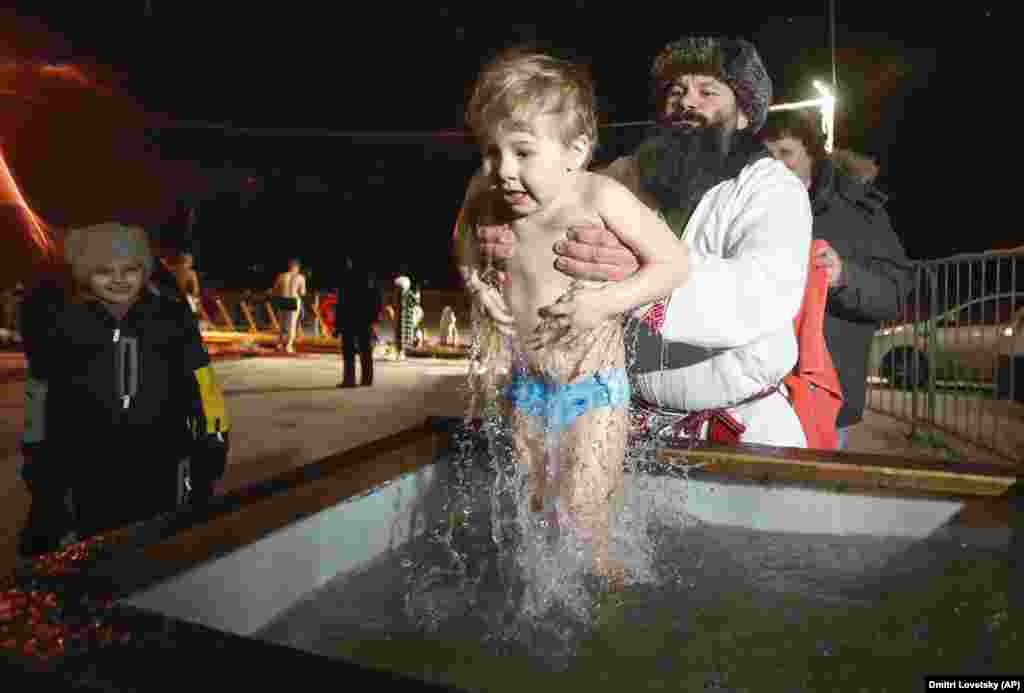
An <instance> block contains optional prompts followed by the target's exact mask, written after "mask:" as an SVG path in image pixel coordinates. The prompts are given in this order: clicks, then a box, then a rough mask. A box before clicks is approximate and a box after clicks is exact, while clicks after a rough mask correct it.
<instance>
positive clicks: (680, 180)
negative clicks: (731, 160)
mask: <svg viewBox="0 0 1024 693" xmlns="http://www.w3.org/2000/svg"><path fill="white" fill-rule="evenodd" d="M693 117H699V115H697V116H693ZM679 122H682V121H680V119H678V118H676V119H673V120H671V121H664V122H662V123H659V124H657V125H655V126H654V127H652V128H651V129H650V130H649V131H648V133H647V135H646V136H645V137H644V140H643V141H642V142H641V143H640V146H639V147H638V148H637V154H636V156H637V163H638V165H639V169H640V187H641V189H642V190H643V191H644V192H646V193H647V194H649V195H651V196H652V197H653V198H654V200H655V202H657V204H658V207H659V208H660V209H662V210H665V211H667V210H682V211H684V212H687V213H688V212H689V211H691V210H692V209H693V207H694V206H695V205H696V204H697V202H698V201H700V198H701V197H702V196H703V195H704V193H705V192H707V191H708V189H710V188H711V187H712V186H714V185H717V184H718V183H720V182H721V181H722V180H724V178H725V177H727V176H726V175H725V171H726V159H727V157H728V155H729V151H730V148H731V145H732V140H733V135H734V134H735V130H734V129H733V128H730V127H728V126H726V125H725V124H723V123H708V122H707V121H706V120H704V119H703V118H701V125H699V126H696V127H695V126H692V125H689V124H685V125H680V124H677V123H679Z"/></svg>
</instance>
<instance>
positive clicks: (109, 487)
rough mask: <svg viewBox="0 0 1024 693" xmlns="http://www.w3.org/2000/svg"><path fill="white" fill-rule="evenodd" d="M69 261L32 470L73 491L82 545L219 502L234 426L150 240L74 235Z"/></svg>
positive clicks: (37, 388)
mask: <svg viewBox="0 0 1024 693" xmlns="http://www.w3.org/2000/svg"><path fill="white" fill-rule="evenodd" d="M65 259H66V261H67V264H68V265H69V266H70V269H71V274H72V284H73V286H72V287H71V289H72V290H71V295H70V296H69V297H68V299H67V300H66V301H63V302H62V303H61V304H60V305H55V308H54V310H53V313H52V316H51V317H50V318H48V320H47V323H48V324H47V325H46V334H45V335H44V336H42V337H41V338H40V339H39V340H38V342H37V344H36V350H35V355H34V359H33V365H32V378H33V384H34V387H33V392H32V393H31V395H32V396H31V398H30V397H29V393H27V392H26V412H25V415H26V421H25V433H24V446H23V450H24V454H25V457H26V462H27V463H28V462H31V464H26V467H27V468H28V469H30V470H31V473H32V476H33V477H35V479H39V480H46V481H47V482H48V483H50V484H55V483H58V482H62V484H61V485H66V487H68V488H70V491H71V502H72V506H73V509H74V529H75V531H76V533H77V534H78V536H79V537H80V538H82V537H86V536H89V535H92V534H96V533H99V532H102V531H104V530H107V529H111V528H114V527H117V526H120V525H124V524H129V523H132V522H136V521H140V520H144V519H147V518H150V517H153V516H155V515H158V514H160V513H163V512H166V511H170V510H173V509H174V508H175V507H177V506H178V505H180V504H182V503H184V502H186V501H191V502H204V501H206V500H208V499H209V497H210V496H211V495H212V494H213V493H214V488H215V486H216V485H217V483H218V480H219V478H220V477H221V476H222V474H223V473H224V467H225V464H226V462H227V451H228V439H227V436H228V431H229V428H230V424H229V421H228V417H227V412H226V410H225V408H224V399H223V395H222V394H221V392H220V389H219V387H218V386H217V383H216V382H215V380H214V377H213V372H212V371H211V369H210V360H209V357H208V356H207V354H206V350H205V348H204V347H203V344H202V341H201V340H200V337H199V333H198V331H197V328H196V323H195V320H194V318H193V317H192V316H191V314H190V313H189V312H188V309H187V308H186V307H185V306H184V304H182V303H181V302H178V301H175V300H172V299H169V298H167V297H163V296H160V295H157V293H156V292H155V291H153V290H152V288H151V287H150V286H149V285H148V280H149V276H150V274H151V272H152V270H153V263H154V260H153V256H152V254H151V253H150V249H149V245H148V242H147V239H146V236H145V234H144V232H143V231H142V229H139V228H134V227H127V226H122V225H120V224H115V223H107V224H100V225H98V226H93V227H89V228H83V229H75V230H72V231H70V232H69V233H68V235H67V238H66V239H65ZM186 459H187V460H189V461H188V463H185V462H184V460H186ZM26 482H27V483H32V480H30V479H29V478H26ZM53 538H55V537H51V540H52V539H53ZM47 543H50V546H46V547H45V548H44V547H42V546H37V547H36V549H35V550H40V549H43V550H46V549H51V548H54V547H53V546H52V542H47ZM33 552H34V551H33Z"/></svg>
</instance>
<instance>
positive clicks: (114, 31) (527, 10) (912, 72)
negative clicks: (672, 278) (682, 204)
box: [0, 0, 1024, 286]
mask: <svg viewBox="0 0 1024 693" xmlns="http://www.w3.org/2000/svg"><path fill="white" fill-rule="evenodd" d="M23 4H24V5H25V6H26V7H29V6H30V5H29V4H27V3H23ZM32 4H33V5H37V4H38V3H32ZM67 4H68V5H69V7H68V8H67V9H64V8H60V9H57V8H55V9H51V10H47V11H45V12H43V13H42V14H40V12H39V11H38V10H33V11H31V12H28V11H22V12H21V13H20V16H19V17H14V15H10V17H12V18H13V19H11V20H10V21H8V19H7V15H0V17H5V21H4V22H3V26H4V29H3V31H4V35H3V36H2V37H0V38H2V39H3V41H2V42H0V51H3V52H5V53H16V54H18V55H19V56H20V57H23V58H24V57H33V56H34V57H42V58H45V59H48V60H50V61H54V62H59V61H64V62H73V63H77V64H81V65H89V66H93V69H94V70H95V71H96V73H97V74H102V75H105V76H106V78H107V79H108V82H109V83H110V84H113V85H114V87H113V88H114V91H115V92H116V94H118V95H119V98H121V97H131V99H133V100H134V101H135V102H136V103H137V104H138V105H139V107H140V108H142V109H143V110H144V111H145V112H146V113H147V114H149V115H148V116H147V117H149V116H152V117H153V119H154V122H156V121H158V122H159V123H160V124H161V125H168V124H171V123H175V124H177V125H178V126H180V125H182V124H184V123H196V122H205V123H229V124H231V125H233V126H234V127H236V128H239V129H257V131H255V132H253V131H246V132H243V131H235V132H221V131H218V130H208V129H200V128H182V127H177V128H174V129H171V130H168V129H166V128H163V129H153V130H150V131H149V132H148V134H146V136H145V137H143V136H139V137H137V138H133V137H127V136H126V135H125V134H124V133H125V132H127V131H129V130H131V129H132V128H133V127H135V126H134V124H135V123H136V121H132V125H123V126H119V128H118V130H119V132H120V133H121V134H120V135H118V137H119V138H120V139H119V142H122V144H120V145H119V146H122V147H128V148H131V147H132V146H139V147H141V148H146V150H147V151H148V152H150V154H152V155H154V156H156V157H158V158H159V159H160V160H161V161H164V162H170V163H173V164H174V165H175V166H177V169H175V170H177V171H179V172H180V171H182V170H186V169H188V170H193V169H194V170H199V171H205V172H206V173H205V174H203V175H206V176H207V178H209V176H211V175H212V174H211V173H210V172H211V171H214V170H218V169H225V168H227V169H228V170H230V171H232V172H235V173H234V175H233V178H232V180H231V181H229V182H227V183H225V181H224V180H223V178H224V174H223V173H221V174H218V175H219V176H220V177H219V178H218V179H217V185H219V186H220V187H219V188H217V190H215V191H213V192H211V190H212V187H211V186H212V185H213V184H209V185H207V189H206V190H205V192H204V190H203V185H204V184H202V183H200V184H199V185H198V186H197V184H196V183H195V181H194V180H193V181H192V182H191V183H190V185H191V187H188V191H189V192H187V193H185V192H182V193H180V194H175V195H172V197H176V198H178V203H179V207H180V206H181V205H182V204H184V201H185V200H196V199H198V200H199V215H198V221H197V225H196V238H195V239H194V242H195V243H197V246H196V250H197V251H198V253H197V254H198V264H199V267H200V270H201V271H202V274H204V275H206V276H207V277H214V275H217V276H220V277H222V278H226V277H228V275H231V281H248V282H252V281H261V280H262V279H258V278H257V277H263V276H265V275H266V274H267V273H269V272H271V271H273V270H274V269H277V268H278V266H279V265H281V264H282V263H283V262H284V261H285V260H286V259H287V257H288V256H289V255H292V254H298V255H299V256H301V257H302V258H303V259H304V260H305V261H306V263H307V264H308V265H309V266H311V267H312V268H313V269H314V274H319V275H320V276H321V277H324V276H325V275H328V274H329V273H330V272H331V265H332V263H333V261H334V260H333V259H334V258H335V257H337V256H338V255H340V254H341V253H342V252H344V249H345V247H346V246H347V245H348V244H352V243H355V244H359V245H360V246H363V247H365V248H367V249H369V251H370V252H371V253H372V255H373V257H374V258H375V264H377V266H378V268H379V269H381V270H382V271H395V270H397V269H399V268H400V267H401V266H402V265H405V266H406V268H407V269H408V270H410V271H412V272H413V274H414V276H416V277H418V278H421V279H425V280H427V281H429V282H430V283H431V284H432V285H435V286H437V285H445V284H452V283H453V282H454V277H453V275H452V273H451V272H450V261H449V259H448V254H449V247H448V242H449V238H450V232H451V225H452V222H453V218H454V215H455V213H456V212H457V209H458V205H459V203H460V201H461V197H462V192H463V190H464V186H465V183H466V180H467V177H468V176H469V175H470V173H471V172H472V171H473V169H474V167H475V165H476V153H475V151H474V148H473V147H472V146H471V145H468V144H465V143H463V142H461V141H460V140H458V139H452V138H449V139H445V138H440V137H438V138H430V139H424V138H416V137H403V136H397V135H393V134H392V135H387V134H379V133H400V132H427V131H439V130H452V129H458V128H460V127H461V125H462V109H463V107H464V103H465V99H466V95H467V90H468V89H469V87H470V86H471V84H472V81H473V79H474V77H475V74H476V71H477V70H478V68H479V66H480V64H481V62H482V61H484V60H485V59H486V58H488V57H489V56H490V55H491V54H492V53H493V52H494V51H495V50H497V49H499V48H500V47H502V46H506V45H513V44H520V43H523V42H533V43H534V44H535V45H537V46H538V47H540V48H543V49H546V50H549V51H552V52H554V53H556V54H558V55H560V56H562V57H567V58H571V59H577V60H582V61H584V62H587V63H589V64H590V65H591V67H592V70H593V73H594V76H595V79H596V84H597V91H598V98H599V103H600V107H601V110H602V118H603V120H604V121H605V122H622V121H633V120H644V119H647V118H649V117H650V115H651V114H650V103H651V102H650V100H649V81H648V76H647V75H648V70H649V65H650V63H651V60H652V58H653V56H654V55H655V54H656V53H657V51H658V50H659V49H660V48H661V47H662V46H663V45H664V44H665V43H667V42H668V41H671V40H674V39H676V38H678V37H679V36H681V35H684V34H707V33H713V34H727V35H732V36H741V37H745V38H748V39H750V40H752V41H754V42H755V44H756V45H757V46H758V48H759V50H760V51H761V54H762V57H763V58H764V60H765V63H766V65H767V67H768V70H769V72H770V73H771V75H772V78H773V80H774V82H775V92H776V97H775V98H776V101H777V102H779V101H792V100H797V99H807V98H813V97H815V96H816V94H815V92H814V91H813V88H812V87H811V80H812V79H815V78H818V79H822V80H823V81H825V82H830V81H831V73H832V60H831V56H832V53H831V50H830V46H829V21H828V16H829V4H828V2H827V0H821V1H819V2H780V3H773V4H768V3H760V4H757V5H754V4H753V3H743V2H740V3H695V4H691V3H665V2H657V3H653V2H652V3H647V2H630V3H616V4H617V5H619V6H620V7H619V9H611V8H612V7H613V6H614V5H615V4H613V3H608V2H582V1H579V2H564V3H530V2H520V3H513V4H502V3H485V2H476V3H442V4H441V5H440V6H431V4H429V3H423V4H422V5H421V4H418V3H417V4H413V3H409V6H408V7H407V6H405V5H404V4H402V3H398V4H395V3H381V4H373V3H371V4H370V6H371V7H372V8H375V9H370V8H367V7H363V8H361V9H355V10H354V9H338V8H341V7H344V6H345V4H344V3H330V5H331V6H332V7H333V8H334V9H330V10H328V9H325V6H327V5H328V3H312V2H302V1H294V2H289V3H272V4H266V5H263V6H258V4H257V3H240V2H212V1H209V0H208V1H207V2H203V3H198V2H191V1H182V2H168V1H167V0H151V1H150V2H149V3H147V2H145V1H144V0H139V1H138V2H123V3H109V5H115V6H118V7H119V9H118V10H116V11H111V10H107V9H104V10H97V9H96V7H97V5H100V4H102V5H104V6H107V5H108V3H67ZM913 4H914V5H916V3H913ZM79 5H83V6H85V7H83V8H76V6H79ZM698 5H703V6H702V7H701V6H698ZM835 6H836V44H837V46H836V61H837V76H838V86H839V99H840V102H839V107H838V118H839V120H838V125H837V143H838V145H839V146H840V147H849V148H852V149H854V150H857V151H860V152H863V153H867V154H870V155H872V156H875V157H877V158H878V159H879V161H880V163H881V168H882V175H881V178H880V180H879V187H881V188H882V189H883V190H885V191H886V192H887V193H888V194H889V195H890V198H891V200H890V205H889V210H890V214H891V215H892V217H893V220H894V226H895V228H896V230H897V233H898V234H899V235H900V236H901V238H902V240H903V242H904V245H905V247H906V249H907V251H908V253H909V254H910V255H911V257H914V258H928V257H943V256H947V255H950V254H953V253H956V252H966V251H977V250H984V249H987V248H993V247H1010V246H1016V245H1020V244H1021V242H1022V240H1021V237H1022V235H1024V234H1022V232H1021V231H1020V230H1019V229H1018V225H1017V224H1015V223H1008V221H1007V219H1006V216H1007V214H1006V212H1005V209H1004V204H1005V202H1006V201H1007V196H1006V194H1005V193H1004V192H1002V191H1001V190H1000V189H999V188H1000V186H1002V185H1005V183H1004V182H1003V181H1006V180H1007V177H1006V175H1005V174H1003V173H1001V171H1002V169H1003V167H1004V159H1007V158H1009V156H1010V154H1009V153H1008V152H1009V151H1011V150H1013V149H1015V147H1013V146H1012V145H1010V144H1008V142H1009V140H1011V139H1012V133H1013V131H1015V130H1016V123H1015V122H1013V121H1014V118H1013V114H1012V112H1011V111H1012V109H1011V107H1010V105H1009V104H1010V103H1012V102H1013V100H1014V99H1013V96H1012V94H1010V93H1007V85H1008V84H1009V83H1012V82H1010V81H1009V80H1008V79H1007V75H1012V74H1013V72H1012V71H1011V69H1010V67H1009V65H1010V62H1009V60H1010V59H1011V58H1010V56H1009V50H1008V49H1009V44H1007V43H1006V39H1005V38H1003V37H1004V35H1008V33H1009V32H1008V30H1007V25H1008V23H1009V18H1008V17H1007V16H1006V13H1005V12H1006V11H1005V10H1004V5H1002V4H997V3H994V2H993V3H986V2H979V3H973V4H971V5H970V6H963V5H961V6H959V7H958V9H956V10H955V11H954V10H929V11H928V13H927V14H914V15H909V14H908V15H906V16H903V15H900V14H894V13H895V12H907V10H903V9H901V8H902V4H900V3H892V2H888V3H876V2H862V3H859V4H856V5H854V4H853V3H850V2H846V1H841V0H837V1H836V3H835ZM623 7H628V8H629V10H630V11H629V12H628V13H624V12H623V9H622V8H623ZM552 8H555V9H552ZM15 27H17V29H16V31H15ZM940 48H941V49H942V50H943V53H944V63H943V70H942V71H941V72H940V71H939V69H938V52H939V49H940ZM2 57H6V56H4V55H0V58H2ZM958 58H959V59H958ZM17 108H18V109H24V108H27V107H23V106H18V107H17ZM41 108H43V107H42V106H37V107H35V110H34V111H32V113H33V114H34V115H31V116H26V115H22V116H20V118H21V120H19V121H18V122H19V123H20V124H21V130H18V129H16V128H11V127H7V128H5V132H4V133H3V137H4V147H5V152H7V150H9V149H12V148H13V149H16V150H17V151H16V153H14V154H10V156H11V158H12V162H13V165H14V166H15V169H16V170H15V173H16V175H17V176H18V177H19V180H21V181H22V184H23V186H24V187H25V190H26V193H27V194H28V195H29V197H30V199H31V200H33V203H34V204H36V205H37V206H38V207H39V208H40V209H41V211H43V212H44V213H46V214H47V215H48V218H52V219H53V220H54V221H55V223H58V222H59V223H78V222H81V221H91V220H92V219H88V218H87V217H89V216H90V215H93V216H95V215H102V214H103V213H104V212H105V210H104V211H100V208H102V207H103V205H104V204H106V203H101V202H100V201H99V200H106V199H107V197H106V196H108V195H111V194H113V193H111V192H110V191H111V190H112V189H116V190H129V189H131V185H134V184H138V185H141V184H142V183H140V182H138V181H145V180H147V179H149V180H150V182H152V180H156V179H159V178H160V175H162V174H159V175H157V174H153V175H139V174H138V172H137V171H134V170H131V169H129V168H128V167H125V171H120V172H118V170H117V169H118V166H117V164H116V162H117V158H116V157H114V158H112V159H111V158H110V157H108V159H107V160H105V163H101V164H97V165H96V166H92V167H90V166H87V165H86V164H85V163H83V162H84V161H86V160H87V159H89V158H90V157H92V158H93V159H96V160H98V159H100V158H102V157H100V155H99V154H97V153H96V152H98V151H99V150H100V149H102V148H104V147H105V146H106V145H105V144H104V143H105V142H107V139H105V138H106V137H107V135H105V134H103V133H102V132H99V133H93V131H92V130H91V129H90V128H92V129H94V130H97V131H103V130H104V128H106V129H110V127H111V126H110V123H111V122H115V120H116V119H110V118H106V117H105V116H90V117H86V116H84V115H83V116H81V117H80V118H77V117H76V116H75V115H74V114H75V113H77V112H78V111H77V110H76V109H77V107H72V108H64V109H62V115H61V117H56V116H54V117H53V118H52V120H53V121H54V122H53V123H50V122H49V121H47V119H46V118H44V117H42V116H41V115H40V113H41V111H40V109H41ZM84 110H88V109H84ZM84 110H83V112H84ZM19 112H21V111H19ZM8 116H9V114H8ZM44 123H45V125H44ZM148 124H149V125H150V126H152V123H148ZM136 129H137V130H140V132H141V129H139V128H136ZM258 129H269V130H271V131H277V132H276V133H275V132H263V131H259V130H258ZM22 131H24V132H25V133H29V132H31V133H32V134H31V135H29V134H25V136H24V137H23V138H22V140H21V141H18V139H17V138H18V134H19V133H20V132H22ZM323 131H333V132H336V133H352V132H358V131H363V132H368V133H378V134H376V135H364V136H358V137H357V136H346V135H344V134H343V135H340V136H334V137H328V136H326V135H324V134H322V133H323ZM84 132H89V133H90V134H91V136H90V137H88V138H86V139H88V140H89V141H90V142H91V144H90V145H89V146H91V147H92V148H91V149H89V148H88V147H86V145H85V144H81V140H82V139H83V133H84ZM637 134H639V131H638V130H635V129H633V130H616V131H614V132H611V131H607V130H605V131H603V133H602V136H603V139H604V142H603V146H602V149H601V150H600V152H599V154H598V160H603V159H610V158H612V157H614V156H616V155H619V154H622V153H625V152H626V151H628V149H629V148H630V147H631V146H632V145H633V143H634V142H635V137H636V135H637ZM126 137H127V139H125V138H126ZM123 142H128V144H123ZM58 143H63V144H58ZM119 156H120V155H119ZM110 161H112V162H113V163H112V164H111V163H109V162H110ZM189 167H191V169H190V168H189ZM54 169H61V170H63V173H54V172H53V170H54ZM129 170H131V171H133V172H131V173H128V172H127V171H129ZM193 172H194V171H193ZM182 175H185V174H182ZM62 176H63V177H62ZM250 177H251V178H252V182H251V183H249V184H247V185H248V187H247V185H239V184H238V182H237V181H241V180H246V179H248V178H250ZM69 178H75V179H76V180H78V181H82V180H83V179H89V180H90V184H91V185H92V186H93V187H92V188H90V187H89V186H88V185H85V184H84V183H83V184H82V185H73V184H71V183H69V182H68V181H69ZM124 179H132V181H133V182H132V183H131V184H129V183H122V182H121V181H122V180H124ZM199 179H200V180H201V181H202V180H207V179H204V178H203V177H202V175H200V176H199ZM54 181H60V184H58V183H56V182H54ZM98 186H102V188H103V190H104V192H102V193H97V192H86V191H87V190H89V191H92V190H95V189H99V187H98ZM71 188H79V189H80V191H79V192H80V196H81V197H82V198H86V197H88V198H89V199H90V200H91V202H92V206H91V207H90V206H89V204H86V202H84V201H78V202H72V201H70V200H69V198H68V197H67V196H68V195H69V194H71V193H69V190H70V189H71ZM160 189H161V191H162V193H167V191H170V190H175V188H174V186H173V185H169V184H162V185H161V187H160ZM197 190H198V192H197ZM997 191H998V192H997ZM164 196H165V197H166V196H167V195H166V194H165V195H164ZM139 199H142V196H141V195H140V196H139ZM171 202H172V204H170V205H169V204H168V203H167V201H166V199H163V200H162V201H161V205H162V206H161V209H162V210H164V211H161V212H160V213H159V214H157V215H156V216H157V217H158V218H157V219H156V221H154V220H153V219H150V218H147V219H146V220H145V223H147V224H148V225H150V226H152V225H154V224H156V225H161V226H163V227H164V228H165V229H167V230H166V231H165V233H167V234H168V235H171V234H172V233H173V229H174V228H176V226H180V219H181V215H180V209H179V213H178V214H177V216H175V215H174V214H173V213H172V211H173V207H174V204H173V202H174V200H172V201H171ZM76 205H77V206H76ZM118 209H121V207H118ZM70 210H76V211H75V212H74V213H72V212H71V211H70ZM77 210H82V211H80V212H79V211H77ZM167 210H172V211H167ZM126 214H130V213H128V212H126ZM76 215H77V216H76ZM97 220H98V219H97ZM253 266H257V267H258V269H257V275H252V276H246V277H243V278H239V277H241V276H242V275H241V274H240V272H239V270H240V269H241V268H243V267H248V268H251V267H253ZM260 266H261V267H260Z"/></svg>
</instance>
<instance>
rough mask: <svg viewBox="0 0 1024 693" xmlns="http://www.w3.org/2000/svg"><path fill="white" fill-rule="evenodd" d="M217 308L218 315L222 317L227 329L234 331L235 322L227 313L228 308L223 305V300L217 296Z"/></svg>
mask: <svg viewBox="0 0 1024 693" xmlns="http://www.w3.org/2000/svg"><path fill="white" fill-rule="evenodd" d="M217 310H218V311H220V316H221V317H222V318H224V324H225V325H227V326H228V329H229V330H231V331H234V329H235V323H234V321H233V320H232V319H231V314H230V313H228V309H227V308H225V307H224V301H222V300H220V297H219V296H218V297H217ZM211 322H212V321H211Z"/></svg>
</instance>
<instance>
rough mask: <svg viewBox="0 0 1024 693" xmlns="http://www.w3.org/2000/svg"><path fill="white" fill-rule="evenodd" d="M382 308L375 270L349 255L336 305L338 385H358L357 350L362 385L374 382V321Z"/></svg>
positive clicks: (339, 285) (366, 385)
mask: <svg viewBox="0 0 1024 693" xmlns="http://www.w3.org/2000/svg"><path fill="white" fill-rule="evenodd" d="M382 307H383V298H382V296H381V291H380V287H379V286H378V285H377V279H376V277H375V276H374V274H373V272H371V271H369V270H367V269H366V268H365V267H363V266H361V264H360V263H357V262H356V261H354V260H353V259H352V258H351V257H349V258H346V259H345V270H344V273H343V275H342V278H341V281H340V282H339V284H338V302H337V303H336V304H335V308H334V311H335V312H334V324H335V330H336V331H337V333H338V337H340V338H341V356H342V379H341V383H339V384H338V387H355V386H356V353H358V354H359V367H360V378H359V384H360V385H363V386H364V387H369V386H371V385H373V323H374V322H376V320H377V316H378V315H380V311H381V309H382Z"/></svg>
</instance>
